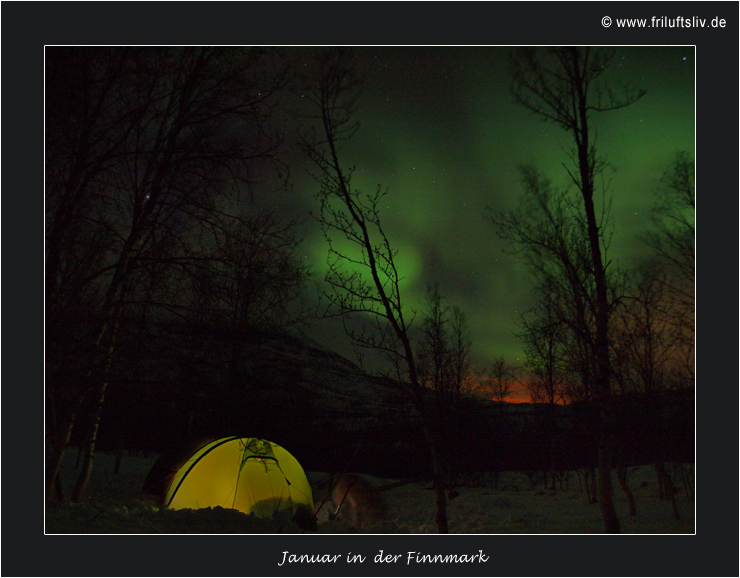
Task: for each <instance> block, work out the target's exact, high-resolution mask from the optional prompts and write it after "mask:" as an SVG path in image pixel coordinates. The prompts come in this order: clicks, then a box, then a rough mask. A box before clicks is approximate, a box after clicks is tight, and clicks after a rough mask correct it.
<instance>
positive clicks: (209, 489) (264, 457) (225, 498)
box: [164, 437, 314, 520]
mask: <svg viewBox="0 0 740 578" xmlns="http://www.w3.org/2000/svg"><path fill="white" fill-rule="evenodd" d="M164 505H165V506H168V507H170V508H173V509H183V508H193V509H198V508H209V507H215V506H221V507H222V508H233V509H236V510H240V511H242V512H244V513H246V514H251V513H254V515H255V516H257V517H259V518H269V517H270V516H272V515H273V514H274V513H275V512H278V511H282V510H292V511H293V513H294V514H297V516H296V519H297V520H298V519H299V518H301V519H303V520H305V519H306V518H312V517H313V511H314V506H313V495H312V492H311V486H310V485H309V483H308V479H307V478H306V474H305V472H304V471H303V468H302V467H301V465H300V464H299V463H298V460H296V459H295V458H294V457H293V456H292V455H291V454H290V453H289V452H288V451H287V450H285V449H283V448H282V447H280V446H279V445H277V444H275V443H273V442H269V441H267V440H261V439H257V438H237V437H231V438H223V439H219V440H215V441H212V442H209V443H207V444H205V445H203V446H201V447H200V448H199V449H198V450H197V451H195V452H194V453H193V454H192V456H191V457H190V459H188V460H187V461H186V462H185V463H184V464H183V465H182V466H180V468H179V469H178V470H177V471H176V472H175V474H174V476H173V477H172V479H171V480H170V482H169V485H168V486H167V490H166V493H165V496H164Z"/></svg>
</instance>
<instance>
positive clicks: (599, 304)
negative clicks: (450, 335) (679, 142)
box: [511, 47, 644, 533]
mask: <svg viewBox="0 0 740 578" xmlns="http://www.w3.org/2000/svg"><path fill="white" fill-rule="evenodd" d="M610 60H611V55H610V54H609V53H607V52H605V51H603V50H598V49H591V48H577V47H558V48H551V49H548V50H545V51H538V50H534V49H530V48H523V49H519V50H517V51H516V53H515V54H514V56H513V58H512V66H511V70H512V75H513V79H514V84H513V94H514V98H515V99H516V101H517V102H518V103H519V104H521V105H522V106H523V107H525V108H526V109H527V110H529V111H531V112H532V113H534V114H535V115H536V116H538V117H539V118H540V119H542V120H544V121H546V122H553V123H555V124H556V125H558V126H559V127H561V128H562V129H563V130H565V131H566V132H567V133H568V134H569V135H570V136H571V137H572V138H573V144H574V148H573V149H572V152H571V165H570V166H565V169H566V171H567V174H568V176H569V177H570V180H571V181H572V183H573V184H574V185H575V187H576V188H577V190H578V191H579V192H580V194H581V200H582V209H583V217H584V220H585V227H584V229H583V230H584V232H585V236H584V237H583V241H584V242H585V243H586V244H587V245H586V246H587V248H588V256H589V261H588V266H589V268H590V270H591V271H592V273H591V278H592V280H593V285H594V287H593V293H592V294H591V295H592V297H593V303H592V307H591V311H592V312H593V324H594V332H593V340H594V343H593V350H592V351H593V354H594V360H595V364H594V369H595V372H594V375H593V378H594V380H593V381H594V386H595V393H596V399H597V400H598V402H599V404H600V405H601V412H602V414H603V415H604V419H603V420H602V421H603V423H602V426H603V427H601V428H600V429H601V431H602V432H603V433H602V435H601V438H600V447H599V499H600V504H601V510H602V515H603V518H604V525H605V530H606V532H607V533H619V531H620V525H619V519H618V517H617V514H616V511H615V509H614V504H613V499H612V486H611V470H610V452H611V444H612V442H611V437H612V435H611V434H610V433H609V430H613V429H614V427H615V425H614V424H612V423H611V421H612V420H611V418H610V417H609V413H610V412H609V408H608V405H609V404H608V399H609V396H610V393H611V390H610V367H609V315H610V308H609V297H608V287H607V271H606V269H607V262H606V261H605V259H604V256H603V250H604V231H603V227H602V226H601V225H602V224H601V223H600V222H599V219H598V217H597V210H596V205H595V199H594V196H595V193H596V192H597V191H596V189H597V178H598V176H599V175H600V174H601V172H602V170H603V168H604V166H605V160H604V159H603V158H602V157H600V156H599V155H598V153H597V149H596V147H595V145H594V144H593V135H592V129H591V116H592V115H593V113H602V112H607V111H613V110H617V109H620V108H623V107H625V106H628V105H630V104H632V103H634V102H635V101H636V100H638V99H639V98H640V97H641V96H642V95H643V94H644V91H633V90H629V89H625V90H623V91H622V93H621V94H620V95H617V94H615V93H614V91H612V90H611V89H610V88H609V87H608V86H606V85H604V84H601V83H600V82H599V78H600V77H601V76H602V74H603V73H604V72H605V71H606V70H607V69H608V66H609V63H610ZM581 293H582V297H583V298H584V299H585V298H586V297H587V296H589V293H587V292H585V291H581Z"/></svg>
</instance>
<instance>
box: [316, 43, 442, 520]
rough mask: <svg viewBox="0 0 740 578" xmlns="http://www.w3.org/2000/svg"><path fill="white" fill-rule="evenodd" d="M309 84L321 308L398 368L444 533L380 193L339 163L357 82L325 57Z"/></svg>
mask: <svg viewBox="0 0 740 578" xmlns="http://www.w3.org/2000/svg"><path fill="white" fill-rule="evenodd" d="M317 63H318V71H317V76H316V78H315V79H313V80H314V82H313V83H312V85H311V87H310V88H309V89H307V90H305V91H303V95H304V97H305V98H306V99H308V101H309V102H310V103H311V104H312V105H313V111H314V113H313V114H314V117H313V118H314V120H315V121H317V122H318V124H319V129H318V131H317V132H316V133H314V134H312V135H309V136H307V137H306V140H305V142H304V150H305V152H306V154H307V155H308V157H309V159H310V160H311V161H312V163H313V166H314V167H315V169H316V171H317V173H316V174H315V175H314V178H315V179H316V181H317V182H318V184H319V186H320V191H319V193H318V195H317V199H318V202H319V212H318V213H317V215H316V218H317V220H318V222H319V224H320V226H321V228H322V231H323V234H324V238H325V239H326V241H327V243H328V246H329V261H328V271H327V274H326V282H327V283H328V285H329V287H330V288H331V290H330V291H328V292H327V295H326V296H327V298H328V299H329V301H330V302H331V303H332V304H333V305H334V306H335V307H336V308H337V309H338V311H340V312H341V313H343V314H355V315H361V316H363V317H364V318H366V319H368V318H369V319H370V320H371V321H373V322H375V324H376V325H375V327H376V329H377V331H376V332H375V333H374V334H367V333H366V334H362V335H358V334H353V338H354V339H355V340H356V341H357V342H359V343H360V344H361V345H362V346H364V347H370V348H373V349H375V350H377V351H382V352H384V353H385V354H387V355H389V356H390V357H391V359H392V360H395V363H396V364H397V365H396V366H397V367H398V368H399V369H400V367H403V368H404V373H403V374H399V383H401V384H406V386H407V387H408V392H409V394H410V395H411V398H412V400H413V402H414V404H415V406H416V409H417V410H418V411H419V414H420V416H421V420H422V428H423V430H424V435H425V438H426V440H427V443H428V446H429V449H430V452H431V455H432V466H433V471H434V483H435V490H436V498H437V528H438V530H439V532H440V533H447V531H448V528H447V506H446V497H445V489H444V487H445V484H444V479H443V477H444V474H443V467H442V460H443V457H442V455H441V453H440V451H439V448H438V444H437V440H436V439H435V435H434V431H433V429H434V428H433V426H432V423H431V420H430V415H429V411H428V403H427V395H426V393H425V390H424V388H423V386H422V384H421V382H420V379H419V374H418V369H417V361H416V357H415V355H414V351H413V348H412V346H411V339H410V335H409V333H410V326H411V321H410V320H409V319H408V317H407V315H408V311H407V310H406V309H405V308H404V303H403V301H402V294H401V289H400V281H401V277H400V275H399V272H398V268H397V266H396V256H397V250H396V249H393V246H392V244H391V242H390V240H389V238H388V236H387V235H386V233H385V231H384V229H383V226H382V222H381V219H380V213H379V203H380V201H381V199H382V198H383V195H384V192H383V191H382V190H381V189H380V188H378V189H377V190H376V191H375V192H374V193H363V192H361V191H358V190H356V189H353V188H352V172H353V171H352V169H346V168H345V167H344V166H343V165H342V163H341V162H340V153H341V151H340V146H341V144H342V143H343V142H344V141H346V139H348V138H350V137H351V136H352V135H353V134H354V133H355V131H356V130H357V128H358V125H357V124H356V123H354V122H353V120H352V119H353V115H354V113H355V110H356V98H357V95H358V90H359V88H360V82H359V80H358V78H357V76H356V74H355V70H354V69H353V65H352V63H351V61H350V56H349V55H348V53H347V52H345V51H341V50H330V51H327V52H324V53H323V54H321V55H319V56H318V58H317Z"/></svg>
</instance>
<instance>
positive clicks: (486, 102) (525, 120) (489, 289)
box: [295, 47, 694, 364]
mask: <svg viewBox="0 0 740 578" xmlns="http://www.w3.org/2000/svg"><path fill="white" fill-rule="evenodd" d="M508 51H509V49H508V48H498V47H490V48H486V47H469V48H444V47H434V48H419V47H416V48H373V47H364V48H357V49H356V54H357V56H358V59H359V62H360V65H361V67H362V70H363V72H365V74H366V76H367V85H366V89H365V92H364V95H363V97H362V99H361V101H360V103H359V105H360V112H359V114H358V119H359V120H360V122H361V128H360V131H359V133H358V134H357V135H356V137H355V138H354V140H353V141H352V142H351V143H349V144H348V145H347V146H346V149H345V151H344V161H343V162H345V163H346V164H347V165H348V166H349V165H355V166H356V173H355V177H354V183H353V184H354V186H355V187H357V188H359V189H361V190H364V191H367V192H373V191H374V190H375V188H376V187H377V186H378V185H379V184H380V185H381V186H382V187H383V188H388V193H387V195H386V197H385V198H384V201H383V204H382V205H381V209H382V212H381V218H382V219H383V223H384V227H385V229H386V232H387V234H388V237H389V239H390V240H391V243H392V244H393V245H394V246H395V247H396V248H398V250H399V264H400V270H401V272H402V274H403V275H404V276H405V278H406V279H405V282H404V284H403V286H402V289H403V292H404V299H405V302H406V303H407V304H408V306H409V307H410V308H418V307H420V306H421V304H422V302H423V298H424V295H425V291H426V287H427V285H428V284H430V283H434V282H438V283H439V286H440V290H441V292H442V293H443V294H444V295H447V296H448V297H449V301H450V303H451V304H454V305H459V306H460V307H461V308H462V309H463V311H465V312H466V313H467V315H468V318H469V321H470V325H471V329H472V333H473V335H472V337H473V349H474V355H475V357H476V359H477V360H478V361H479V363H481V364H485V363H486V362H488V361H490V360H491V359H492V358H493V357H494V356H498V355H504V356H505V357H506V358H507V360H508V361H510V362H512V363H515V362H516V361H517V359H519V360H520V361H523V357H522V352H521V345H520V344H519V343H518V341H517V339H516V338H515V337H514V335H513V331H514V330H515V329H516V326H515V321H516V319H517V317H518V315H519V313H520V312H521V311H522V310H524V309H526V308H527V307H528V306H529V304H530V298H531V295H530V293H529V289H530V286H531V282H530V279H529V277H528V274H527V271H526V268H525V267H524V265H523V264H522V263H521V262H520V261H518V260H517V259H516V258H515V257H513V256H510V255H508V254H504V253H503V248H504V246H503V244H502V242H501V241H500V240H498V239H497V238H496V236H495V235H494V234H493V232H492V230H491V228H490V227H489V225H488V224H487V223H486V222H485V221H484V219H483V217H482V214H483V211H484V209H485V208H486V207H493V208H505V207H513V206H514V205H515V204H516V201H517V198H518V196H519V195H520V193H521V190H522V189H521V186H520V183H519V179H518V173H517V166H518V165H519V164H521V163H532V164H535V165H537V166H538V167H539V168H540V169H541V170H543V171H544V172H545V173H546V174H547V175H548V176H549V177H550V178H551V179H552V180H553V181H554V182H556V183H558V184H562V185H565V184H567V175H566V173H565V171H564V170H563V168H562V163H563V162H567V161H568V157H567V154H566V152H564V150H563V148H565V149H569V148H570V146H571V145H570V141H569V139H568V137H567V135H565V134H564V133H563V131H562V130H561V129H559V128H558V127H556V126H554V125H552V124H545V123H543V122H541V121H539V120H538V119H536V118H534V117H532V116H531V115H529V114H528V113H527V112H526V111H525V110H524V109H522V108H521V107H519V106H517V105H516V104H515V103H514V102H513V100H512V98H511V96H510V94H509V80H508V77H507V72H506V55H507V53H508ZM684 57H685V60H684ZM613 62H614V65H613V67H612V69H611V70H610V73H609V75H608V78H609V79H610V81H612V83H613V84H615V85H617V84H618V83H619V82H623V81H625V82H626V81H629V82H631V83H633V84H634V85H636V86H637V87H640V88H645V89H647V91H648V94H647V95H646V96H645V97H644V98H643V99H642V100H640V101H639V102H637V103H636V104H634V105H632V106H631V107H629V108H626V109H623V110H618V111H614V112H610V113H605V114H603V115H598V116H595V117H594V119H593V121H592V124H593V126H594V127H595V128H596V130H597V145H598V146H599V148H600V150H601V152H602V153H604V154H606V155H607V157H608V160H609V161H610V162H611V163H612V164H613V166H614V169H615V170H614V172H613V173H611V175H610V176H611V179H612V180H611V193H612V195H613V211H612V212H613V219H614V227H615V233H614V238H613V242H612V246H611V257H612V258H613V259H614V260H615V261H618V262H619V265H620V267H621V268H623V269H624V268H629V267H631V266H632V265H634V264H635V263H636V262H637V261H638V260H639V259H640V258H641V257H643V256H645V255H646V254H647V253H648V250H647V248H646V247H644V246H643V245H642V244H641V243H640V242H639V241H638V240H637V238H636V236H637V235H638V234H640V233H641V232H643V231H645V230H647V228H648V223H649V221H648V219H647V210H648V208H649V206H650V204H651V202H652V199H651V190H653V189H654V188H655V187H656V185H657V181H658V179H659V178H660V176H661V174H662V172H663V170H664V169H665V167H666V166H667V165H668V163H669V162H670V160H671V158H672V157H673V155H674V153H675V152H677V151H679V150H687V151H689V153H690V154H691V155H693V151H694V49H693V47H688V48H681V47H671V48H653V47H645V48H623V49H617V51H616V56H615V59H614V61H613ZM295 191H296V194H297V195H298V199H297V200H298V201H299V204H300V205H301V206H302V207H304V208H305V209H306V210H310V209H313V210H315V208H316V207H315V206H314V205H315V202H314V200H313V195H314V193H315V192H316V186H315V185H314V184H313V183H311V182H310V181H309V180H308V179H305V180H303V179H299V180H298V182H297V186H296V189H295ZM309 225H310V223H309ZM304 251H305V253H306V255H307V258H308V259H309V260H310V262H311V263H312V264H313V265H314V268H315V270H316V272H317V273H318V274H319V276H320V277H321V276H323V273H324V271H325V268H326V245H325V243H323V241H322V239H321V235H320V231H319V230H318V227H315V226H314V227H311V226H309V227H308V229H307V239H306V242H305V245H304ZM321 331H322V332H323V334H324V335H329V334H330V332H326V331H325V330H323V329H322V330H321ZM327 345H329V344H328V343H327ZM331 345H332V346H334V345H335V344H331ZM337 348H338V349H342V346H341V345H338V346H337ZM344 351H345V352H346V349H344Z"/></svg>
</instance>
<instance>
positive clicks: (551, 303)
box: [518, 285, 571, 404]
mask: <svg viewBox="0 0 740 578" xmlns="http://www.w3.org/2000/svg"><path fill="white" fill-rule="evenodd" d="M537 294H538V296H539V303H538V304H537V305H536V306H535V307H534V308H533V309H532V310H531V311H529V312H527V314H523V315H522V323H521V326H522V330H521V332H520V333H519V334H518V335H519V338H520V339H521V340H522V341H523V342H524V353H525V355H526V356H527V357H526V365H527V366H528V367H529V370H530V376H529V379H528V380H527V383H526V387H527V389H529V391H530V396H531V399H532V401H533V402H534V403H550V404H555V403H560V402H564V401H566V399H568V397H569V393H571V392H569V391H568V390H569V388H568V385H567V383H568V382H567V375H568V374H567V368H568V355H567V353H568V350H567V340H568V335H567V324H566V322H565V321H564V320H563V319H562V317H561V316H560V315H559V314H558V310H559V306H558V305H557V303H556V299H557V298H558V296H557V295H555V294H554V292H553V290H552V287H551V286H550V285H546V286H542V287H540V288H539V289H538V290H537Z"/></svg>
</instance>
